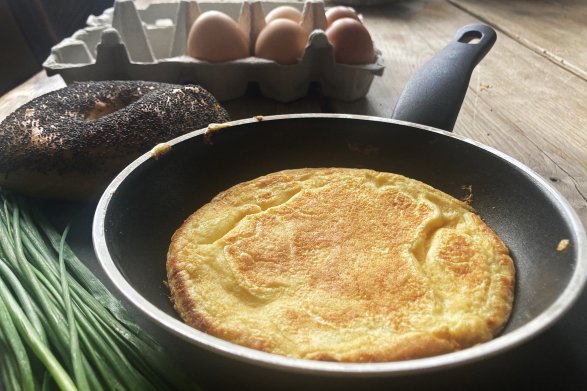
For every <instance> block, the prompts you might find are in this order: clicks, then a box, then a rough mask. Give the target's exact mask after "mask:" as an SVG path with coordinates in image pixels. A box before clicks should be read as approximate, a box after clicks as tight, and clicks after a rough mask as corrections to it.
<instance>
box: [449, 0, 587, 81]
mask: <svg viewBox="0 0 587 391" xmlns="http://www.w3.org/2000/svg"><path fill="white" fill-rule="evenodd" d="M450 2H451V3H453V4H454V5H456V6H458V7H459V8H461V9H463V10H466V11H467V12H468V13H470V14H472V15H474V16H476V17H477V18H479V19H480V20H482V21H484V22H487V23H490V24H492V25H493V26H495V27H496V28H497V29H498V30H499V31H500V32H501V33H502V34H504V35H507V36H509V37H510V38H512V39H514V40H516V41H518V42H520V43H521V44H522V45H524V46H526V47H527V48H529V49H530V50H532V51H534V52H536V53H539V54H540V55H542V56H544V57H546V58H548V59H549V60H550V61H552V62H554V63H556V64H558V65H559V66H561V67H563V68H565V69H567V70H569V71H571V72H573V73H575V74H576V75H577V76H579V77H581V78H583V79H585V80H587V2H586V1H584V0H517V1H510V0H498V1H492V2H487V1H483V0H450Z"/></svg>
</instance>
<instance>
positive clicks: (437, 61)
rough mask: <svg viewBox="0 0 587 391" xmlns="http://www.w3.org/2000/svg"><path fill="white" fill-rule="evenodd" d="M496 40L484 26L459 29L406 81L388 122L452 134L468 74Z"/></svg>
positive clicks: (494, 34) (492, 32)
mask: <svg viewBox="0 0 587 391" xmlns="http://www.w3.org/2000/svg"><path fill="white" fill-rule="evenodd" d="M496 38H497V34H496V33H495V30H493V29H492V28H491V27H489V26H486V25H484V24H470V25H467V26H464V27H462V28H460V29H459V31H458V32H457V33H456V35H455V36H454V38H453V39H452V41H451V42H450V43H449V44H448V45H447V46H446V47H445V48H444V49H442V50H441V51H440V52H439V53H438V54H436V55H435V56H434V57H433V58H432V59H431V60H429V61H428V62H427V63H426V64H424V65H423V66H422V67H421V68H420V69H419V70H418V71H416V73H415V74H414V75H413V76H412V78H411V79H410V80H409V81H408V83H407V84H406V86H405V87H404V90H403V91H402V93H401V95H400V97H399V99H398V102H397V104H396V106H395V109H394V111H393V115H392V116H391V118H393V119H398V120H402V121H408V122H414V123H418V124H421V125H428V126H433V127H435V128H438V129H443V130H448V131H452V129H453V127H454V125H455V122H456V120H457V116H458V115H459V111H460V109H461V105H462V104H463V100H464V99H465V94H466V93H467V87H468V86H469V80H470V79H471V74H472V73H473V70H474V69H475V67H476V66H477V64H478V63H479V62H480V61H481V60H482V59H483V57H485V55H486V54H487V53H488V52H489V50H490V49H491V47H492V46H493V44H494V43H495V40H496Z"/></svg>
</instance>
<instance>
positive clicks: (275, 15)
mask: <svg viewBox="0 0 587 391" xmlns="http://www.w3.org/2000/svg"><path fill="white" fill-rule="evenodd" d="M276 19H289V20H291V21H292V22H296V23H300V21H301V20H302V13H301V12H300V11H299V10H298V9H297V8H294V7H292V6H289V5H282V6H280V7H276V8H273V9H272V10H271V11H270V12H269V13H268V14H267V16H265V22H267V23H271V22H272V21H274V20H276Z"/></svg>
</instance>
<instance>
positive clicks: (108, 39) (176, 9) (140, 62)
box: [43, 0, 384, 102]
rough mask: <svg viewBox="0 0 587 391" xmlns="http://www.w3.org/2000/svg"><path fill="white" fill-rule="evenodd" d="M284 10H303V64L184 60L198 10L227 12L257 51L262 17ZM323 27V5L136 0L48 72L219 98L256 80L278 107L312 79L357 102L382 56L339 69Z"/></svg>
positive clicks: (74, 43) (61, 49)
mask: <svg viewBox="0 0 587 391" xmlns="http://www.w3.org/2000/svg"><path fill="white" fill-rule="evenodd" d="M283 5H290V6H293V7H296V8H298V9H299V10H300V11H302V15H303V16H302V22H301V24H302V27H304V28H305V29H306V30H307V31H310V32H311V33H310V35H309V39H308V44H307V46H306V49H305V52H304V55H303V57H302V58H301V60H300V62H299V63H298V64H295V65H281V64H278V63H276V62H274V61H270V60H266V59H262V58H258V57H254V56H253V53H252V52H251V56H250V57H247V58H243V59H238V60H234V61H228V62H224V63H210V62H206V61H201V60H198V59H195V58H192V57H190V56H188V55H186V48H187V36H188V33H189V30H190V27H191V25H192V23H193V22H194V20H195V19H196V18H197V17H198V16H199V15H200V14H201V13H203V12H205V11H208V10H217V11H220V12H224V13H225V14H227V15H228V16H230V17H231V18H233V19H234V20H235V21H237V22H238V23H239V25H240V26H241V28H242V29H243V30H244V31H245V32H248V35H249V40H250V43H251V45H250V46H251V48H254V42H255V40H256V38H257V35H258V34H259V32H260V31H261V29H262V28H263V27H264V26H265V15H266V14H267V13H268V12H270V11H271V10H272V9H273V8H275V7H278V6H283ZM367 27H368V26H367ZM325 29H326V17H325V6H324V2H323V1H315V0H307V1H305V2H302V1H297V2H296V1H291V2H281V1H280V2H278V1H244V2H243V1H234V2H222V3H219V2H214V1H205V0H200V1H195V0H180V1H179V2H176V3H169V2H166V3H153V4H151V5H150V6H148V7H147V8H145V9H136V8H135V4H134V2H133V1H132V0H117V1H116V2H115V3H114V6H113V7H112V8H109V9H107V10H105V11H104V13H103V14H102V15H99V16H90V17H89V18H88V21H87V27H86V28H84V29H82V30H78V31H77V32H75V33H74V34H73V35H72V36H71V37H69V38H66V39H64V40H63V41H61V42H60V43H59V44H57V45H56V46H54V47H53V48H52V50H51V54H50V56H49V57H48V58H47V60H46V61H45V62H44V64H43V67H44V68H45V70H46V72H47V74H48V75H54V74H59V75H61V76H62V77H63V79H64V80H65V82H66V83H71V82H74V81H87V80H151V81H158V82H166V83H178V84H186V83H194V84H199V85H201V86H202V87H204V88H205V89H207V90H208V91H210V92H211V93H212V94H213V95H214V96H215V97H216V98H217V99H219V100H220V101H225V100H229V99H234V98H238V97H240V96H242V95H244V94H245V91H246V89H247V85H248V84H249V83H251V82H254V83H258V85H259V88H260V90H261V92H262V93H263V95H265V96H267V97H269V98H272V99H275V100H278V101H281V102H288V101H292V100H295V99H298V98H301V97H303V96H304V95H306V94H307V91H308V88H309V86H310V84H311V83H312V82H316V83H318V84H319V85H320V88H321V90H322V93H323V94H324V95H326V96H328V97H332V98H336V99H340V100H346V101H352V100H356V99H359V98H361V97H363V96H365V95H366V94H367V92H368V91H369V87H370V86H371V83H372V81H373V78H374V76H375V75H378V76H380V75H382V74H383V70H384V64H383V60H382V58H381V53H380V52H379V51H378V50H376V53H377V58H376V61H375V62H374V63H373V64H368V65H360V66H358V65H346V64H337V63H335V61H334V55H333V50H332V45H331V44H330V42H329V41H328V39H327V37H326V34H325V32H324V30H325Z"/></svg>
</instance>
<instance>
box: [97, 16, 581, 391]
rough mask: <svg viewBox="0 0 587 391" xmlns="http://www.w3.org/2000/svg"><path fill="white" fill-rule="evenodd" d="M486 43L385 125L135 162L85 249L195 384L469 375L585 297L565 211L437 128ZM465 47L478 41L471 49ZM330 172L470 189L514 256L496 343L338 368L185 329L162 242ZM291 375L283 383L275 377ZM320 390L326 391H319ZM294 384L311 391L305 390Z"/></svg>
mask: <svg viewBox="0 0 587 391" xmlns="http://www.w3.org/2000/svg"><path fill="white" fill-rule="evenodd" d="M495 37H496V36H495V32H494V31H493V30H492V29H490V28H489V27H487V26H483V25H472V26H466V27H464V28H463V29H461V30H460V31H459V32H458V33H457V35H456V37H455V39H453V41H452V42H451V43H450V44H449V45H448V46H447V47H446V48H445V49H444V50H443V51H441V52H440V53H439V54H438V55H437V56H436V57H435V58H434V59H432V60H431V61H430V62H429V63H427V64H426V65H425V66H424V67H423V68H422V69H420V71H418V72H417V73H416V75H415V76H414V78H413V79H412V80H411V81H410V82H409V83H408V85H407V87H406V90H405V91H404V93H403V94H402V96H401V98H400V99H399V102H398V105H397V107H396V109H395V112H394V115H393V118H394V119H392V120H386V119H381V118H375V117H364V116H351V115H320V114H304V115H288V116H274V117H269V118H265V119H264V120H261V121H260V120H257V119H250V120H243V121H235V122H231V123H229V124H228V126H227V127H226V128H223V129H220V130H217V131H215V132H208V131H207V130H206V129H203V130H198V131H195V132H193V133H191V134H188V135H185V136H182V137H179V138H177V139H174V140H172V141H170V142H169V144H170V145H171V146H172V148H171V151H170V152H168V153H167V154H165V155H162V156H159V157H158V158H157V159H155V158H153V157H151V156H150V155H149V154H145V155H144V156H142V157H140V158H139V159H137V160H136V161H135V162H134V163H132V164H131V165H130V166H129V167H127V168H126V169H125V170H124V171H123V172H122V173H121V174H120V175H119V176H118V177H117V178H116V179H115V180H114V181H113V183H112V184H111V185H110V187H109V188H108V189H107V190H106V192H105V194H104V196H103V197H102V199H101V201H100V203H99V205H98V208H97V211H96V215H95V220H94V227H93V238H94V245H95V249H96V253H97V256H98V259H99V261H100V262H101V263H102V265H103V267H104V268H105V270H106V273H107V274H108V276H109V277H110V278H111V279H112V282H113V283H114V285H116V286H117V287H118V288H119V289H120V290H121V292H122V293H123V294H124V295H125V296H126V297H127V298H128V299H129V300H130V301H131V303H133V304H134V305H135V306H136V307H137V308H138V309H139V311H140V312H141V313H142V314H144V315H145V317H146V318H147V319H150V320H151V321H152V322H153V324H154V325H155V329H156V330H159V331H161V330H163V331H164V334H165V335H167V336H168V337H169V338H170V341H171V342H170V343H171V344H172V345H173V346H175V349H176V350H177V351H178V352H179V351H182V354H184V355H185V357H187V358H186V359H185V361H184V362H191V361H190V360H200V361H198V364H197V365H195V366H194V367H193V368H194V370H196V368H207V369H206V370H205V372H206V373H205V374H200V376H206V375H207V374H208V375H209V374H210V373H215V375H212V376H213V377H214V376H215V377H214V379H215V381H220V382H225V383H226V382H228V383H227V384H229V385H230V384H231V383H230V382H231V380H233V379H238V378H239V376H238V375H237V374H238V373H240V374H242V373H247V372H249V373H250V371H254V373H255V374H256V375H255V376H257V377H258V379H259V381H262V380H263V379H265V380H266V381H267V382H266V383H265V384H266V385H267V384H269V385H270V384H272V383H271V381H269V380H267V379H273V378H275V373H279V376H277V378H280V379H286V378H287V379H289V380H288V381H290V382H291V383H288V384H296V383H295V382H296V380H295V379H298V380H299V379H300V378H304V376H310V377H313V380H312V384H321V385H322V386H325V385H328V384H330V383H329V381H334V379H340V378H352V377H362V378H365V377H369V378H372V377H381V376H387V377H395V378H396V379H397V377H398V376H400V377H405V376H411V375H414V374H421V373H423V372H430V371H433V370H439V369H444V370H448V368H453V367H457V366H461V365H464V364H470V363H472V362H475V361H478V360H480V359H485V358H488V357H490V356H493V355H495V354H496V353H499V352H503V351H505V350H508V349H509V348H511V347H513V346H516V345H518V344H520V343H521V342H523V341H526V340H528V339H529V338H531V337H533V336H535V335H536V334H538V333H539V332H541V331H542V330H544V329H545V328H547V327H548V326H550V325H551V324H553V323H554V322H555V321H556V320H557V319H558V318H559V317H560V316H561V315H562V314H563V313H564V312H565V311H566V309H568V308H569V307H570V305H571V304H572V302H573V301H574V300H575V299H576V298H577V296H578V295H579V293H580V291H581V289H582V287H583V284H584V281H585V276H586V275H587V259H586V257H587V255H586V252H587V244H586V240H585V231H584V229H583V227H582V225H581V223H580V221H579V219H578V218H577V216H576V214H575V213H574V211H573V210H572V208H571V207H570V206H569V205H568V203H567V202H566V201H565V200H564V199H563V198H562V197H561V196H560V195H559V193H558V192H557V191H556V190H554V189H553V188H552V187H551V186H550V185H549V184H548V183H547V182H546V181H544V180H543V179H541V178H540V177H539V176H538V175H537V174H535V173H534V172H532V171H531V170H530V169H529V168H527V167H525V166H523V165H522V164H521V163H519V162H517V161H515V160H514V159H512V158H510V157H508V156H506V155H504V154H502V153H500V152H498V151H496V150H494V149H492V148H489V147H486V146H483V145H481V144H478V143H476V142H474V141H471V140H467V139H464V138H462V137H458V136H455V135H452V134H451V133H449V132H446V131H442V130H438V129H436V128H440V129H445V130H451V129H452V127H453V125H454V123H455V120H456V117H457V115H458V111H459V109H460V106H461V103H462V101H463V98H464V95H465V92H466V89H467V86H468V82H469V79H470V75H471V72H472V70H473V69H474V67H475V66H476V64H477V63H478V62H479V61H480V60H481V58H482V57H483V56H484V55H485V54H486V53H487V52H488V51H489V49H490V48H491V46H492V45H493V43H494V41H495ZM471 39H478V40H479V42H478V43H476V44H470V43H467V42H469V41H470V40H471ZM405 121H409V122H405ZM426 125H427V126H426ZM433 127H434V128H433ZM327 166H336V167H361V168H371V169H375V170H380V171H389V172H395V173H399V174H402V175H405V176H408V177H411V178H415V179H418V180H420V181H423V182H425V183H428V184H430V185H432V186H434V187H436V188H438V189H441V190H443V191H445V192H447V193H449V194H451V195H453V196H455V197H457V198H463V197H464V196H466V195H467V194H468V191H469V190H466V189H472V194H473V204H472V205H473V207H474V208H475V209H476V210H477V211H478V212H479V214H480V215H481V216H482V217H483V219H484V220H485V221H486V222H487V223H488V224H489V226H491V227H492V228H493V229H494V230H495V231H496V232H497V233H498V235H499V236H500V237H501V238H502V239H503V240H504V242H505V243H506V244H507V245H508V246H509V248H510V251H511V254H512V256H513V258H514V260H515V264H516V268H517V274H518V278H517V287H516V298H515V305H514V310H513V313H512V317H511V320H510V322H509V323H508V325H507V327H506V329H505V331H504V332H503V334H502V335H501V336H500V337H498V338H496V339H494V340H493V341H490V342H488V343H486V344H482V345H480V346H476V347H473V348H470V349H466V350H463V351H461V352H457V353H451V354H447V355H442V356H437V357H432V358H427V359H420V360H411V361H405V362H399V363H376V364H342V363H326V362H314V361H306V360H292V359H287V358H284V357H280V356H275V355H271V354H267V353H262V352H258V351H254V350H251V349H248V348H243V347H240V346H236V345H233V344H230V343H227V342H225V341H221V340H219V339H216V338H214V337H210V336H208V335H206V334H204V333H201V332H199V331H197V330H194V329H191V328H189V327H188V326H186V325H184V324H183V323H181V322H180V321H179V320H178V317H177V315H176V314H175V312H174V310H173V308H172V306H171V304H170V302H169V299H168V292H167V290H166V288H165V286H164V284H163V281H164V279H165V255H166V251H167V248H168V245H169V240H170V237H171V235H172V233H173V232H174V230H175V229H176V228H177V227H178V226H179V225H180V224H181V223H182V221H183V220H184V219H185V218H186V217H187V216H188V215H189V214H191V213H192V212H193V211H195V210H196V209H198V208H199V207H200V206H202V205H203V204H204V203H206V202H208V201H209V200H210V199H211V198H212V197H214V196H215V195H216V194H217V193H219V192H220V191H222V190H225V189H227V188H229V187H231V186H233V185H235V184H236V183H239V182H242V181H245V180H250V179H253V178H255V177H258V176H261V175H264V174H268V173H271V172H275V171H279V170H283V169H290V168H299V167H327ZM562 239H569V240H570V246H569V248H568V249H567V250H566V251H557V244H558V243H559V241H560V240H562ZM178 337H179V338H178ZM180 347H181V349H180ZM178 354H179V353H178ZM206 365H208V366H206ZM226 368H231V369H230V370H231V371H232V372H230V373H231V375H230V376H223V373H224V372H223V371H224V370H225V369H226ZM239 368H240V369H239ZM243 368H244V369H243ZM215 371H216V372H215ZM286 373H289V374H290V375H288V376H289V377H283V376H286ZM291 373H295V375H291ZM272 376H273V377H272ZM318 377H319V378H320V379H323V378H327V379H330V380H327V381H326V383H323V382H322V383H320V382H316V378H318ZM292 379H293V380H292ZM363 380H364V379H363ZM302 383H303V384H306V385H305V387H309V385H308V384H310V383H307V381H306V380H305V381H304V382H302ZM341 384H349V383H345V382H343V383H339V384H338V385H339V386H340V385H341ZM233 385H234V384H233Z"/></svg>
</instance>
